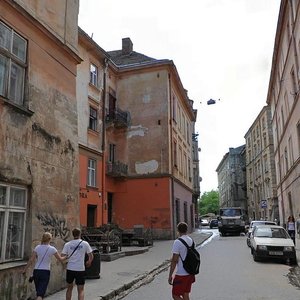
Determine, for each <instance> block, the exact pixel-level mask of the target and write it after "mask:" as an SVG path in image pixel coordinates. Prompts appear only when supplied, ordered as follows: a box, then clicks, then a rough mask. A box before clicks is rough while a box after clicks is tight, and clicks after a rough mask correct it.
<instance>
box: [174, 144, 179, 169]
mask: <svg viewBox="0 0 300 300" xmlns="http://www.w3.org/2000/svg"><path fill="white" fill-rule="evenodd" d="M173 156H174V157H173V160H174V166H175V167H177V166H178V162H177V143H176V141H174V142H173Z"/></svg>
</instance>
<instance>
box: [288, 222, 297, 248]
mask: <svg viewBox="0 0 300 300" xmlns="http://www.w3.org/2000/svg"><path fill="white" fill-rule="evenodd" d="M287 230H288V233H289V235H290V237H291V239H292V240H293V242H294V245H295V236H296V226H295V218H294V217H293V216H289V217H288V221H287Z"/></svg>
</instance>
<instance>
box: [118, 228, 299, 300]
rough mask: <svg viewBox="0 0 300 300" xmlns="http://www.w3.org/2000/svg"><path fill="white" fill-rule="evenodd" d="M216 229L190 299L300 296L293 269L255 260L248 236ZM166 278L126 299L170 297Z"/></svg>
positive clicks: (202, 250) (291, 299) (164, 274)
mask: <svg viewBox="0 0 300 300" xmlns="http://www.w3.org/2000/svg"><path fill="white" fill-rule="evenodd" d="M207 230H209V229H207ZM213 231H214V236H213V237H212V238H211V239H210V240H208V241H207V242H206V243H205V244H204V245H202V246H201V247H200V248H199V251H200V253H201V261H202V263H201V270H200V274H199V275H198V276H197V279H196V283H195V284H194V285H193V288H192V293H191V300H283V299H284V300H295V299H300V290H299V289H298V288H297V287H295V286H293V285H292V284H291V282H290V274H292V273H294V272H295V269H294V268H292V267H291V266H288V265H285V264H282V263H278V262H254V261H253V258H252V255H251V254H250V248H248V246H247V245H246V238H245V236H226V237H220V236H219V235H218V233H217V230H213ZM297 268H299V267H296V269H297ZM167 279H168V272H167V271H165V272H162V273H161V274H159V275H158V276H157V277H155V279H154V280H153V281H152V282H151V283H149V284H147V285H145V286H143V287H141V288H139V289H138V290H136V291H134V292H132V293H131V294H129V295H128V296H126V297H125V298H123V299H125V300H141V299H143V300H152V299H157V300H167V299H170V300H171V299H172V297H171V286H169V285H168V282H167Z"/></svg>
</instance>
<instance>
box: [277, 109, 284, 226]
mask: <svg viewBox="0 0 300 300" xmlns="http://www.w3.org/2000/svg"><path fill="white" fill-rule="evenodd" d="M276 112H277V105H276ZM275 122H276V128H277V130H276V135H277V148H278V149H277V152H278V165H279V170H278V171H279V172H278V173H279V187H280V194H281V203H282V205H281V211H282V218H283V220H282V223H281V225H282V226H284V224H285V222H284V220H285V209H284V199H283V189H282V174H281V161H280V159H281V158H280V144H279V133H278V121H277V113H276V114H275Z"/></svg>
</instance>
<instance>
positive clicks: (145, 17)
mask: <svg viewBox="0 0 300 300" xmlns="http://www.w3.org/2000/svg"><path fill="white" fill-rule="evenodd" d="M279 6H280V0H188V1H185V2H183V1H182V0H159V1H158V0H151V1H141V0H127V1H124V0H114V1H112V0H101V1H99V0H80V11H79V26H80V27H81V28H82V29H83V30H84V31H85V32H87V33H88V34H89V35H90V36H91V35H93V39H94V40H95V41H96V42H97V43H98V44H99V45H100V46H101V47H102V48H103V49H104V50H106V51H110V50H118V49H121V44H122V38H124V37H130V38H131V40H132V42H133V48H134V51H137V52H140V53H143V54H145V55H147V56H150V57H154V58H157V59H164V58H166V59H172V60H173V61H174V63H175V65H176V67H177V70H178V72H179V75H180V77H181V81H182V83H183V85H184V87H185V88H186V89H187V90H188V94H189V97H190V99H192V100H194V108H196V109H197V110H198V118H197V123H196V131H197V133H199V137H198V141H199V147H200V148H201V152H200V153H199V154H200V173H201V174H200V176H201V177H202V182H201V191H202V192H205V191H210V190H212V189H217V187H218V180H217V173H216V171H215V170H216V168H217V166H218V164H219V163H220V161H221V160H222V158H223V156H224V155H225V154H226V153H227V152H228V150H229V148H230V147H238V146H241V145H243V144H244V143H245V140H244V135H245V134H246V132H247V130H248V129H249V127H250V126H251V125H252V123H253V122H254V120H255V118H256V117H257V115H258V114H259V112H260V110H261V109H262V107H263V106H264V105H265V104H266V95H267V89H268V82H269V76H270V69H271V60H272V54H273V46H274V38H275V32H276V26H277V19H278V12H279ZM211 98H212V99H216V100H218V99H220V101H217V103H216V104H215V105H207V104H206V103H207V101H208V100H209V99H211Z"/></svg>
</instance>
